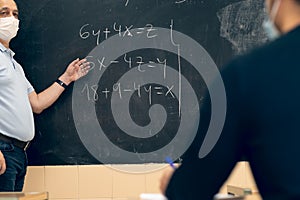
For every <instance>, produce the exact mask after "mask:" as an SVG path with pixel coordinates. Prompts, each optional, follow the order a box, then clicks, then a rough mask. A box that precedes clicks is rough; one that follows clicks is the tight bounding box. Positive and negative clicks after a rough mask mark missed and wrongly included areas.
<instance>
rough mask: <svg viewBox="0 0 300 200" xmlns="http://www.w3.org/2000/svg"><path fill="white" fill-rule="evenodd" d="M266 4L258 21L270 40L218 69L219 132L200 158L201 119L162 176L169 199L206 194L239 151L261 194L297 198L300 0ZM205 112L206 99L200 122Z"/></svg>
mask: <svg viewBox="0 0 300 200" xmlns="http://www.w3.org/2000/svg"><path fill="white" fill-rule="evenodd" d="M265 5H266V11H267V12H268V15H269V19H268V20H266V21H265V23H264V27H265V29H266V31H267V33H268V35H269V36H270V37H271V38H272V39H273V41H272V42H270V43H268V44H266V45H265V46H262V47H260V48H258V49H255V50H253V51H252V52H250V53H248V54H247V55H243V56H240V57H238V58H236V59H234V60H233V61H232V62H231V63H229V64H228V65H227V66H225V68H224V70H223V71H222V72H221V73H222V77H223V81H224V84H225V88H226V95H227V113H226V121H225V124H224V127H223V131H222V134H221V137H220V138H219V140H218V142H217V144H216V145H215V147H214V148H213V150H212V151H211V152H210V153H209V154H208V155H207V156H206V157H204V158H201V159H200V158H199V156H198V155H199V149H200V146H201V144H202V142H203V138H204V136H205V134H206V132H205V128H204V130H203V129H202V126H201V121H200V126H199V131H198V134H197V138H196V140H195V142H194V143H193V145H192V146H191V148H190V149H189V154H188V155H189V156H188V158H187V159H186V160H185V161H184V162H183V164H182V165H181V167H179V168H178V169H177V170H175V172H174V174H173V172H172V171H168V172H166V173H165V175H164V176H163V177H162V180H161V189H162V191H163V192H164V193H165V194H166V196H167V197H168V200H191V199H203V200H212V199H213V196H214V194H216V193H218V190H219V188H220V187H221V186H222V184H223V183H224V181H225V180H226V179H227V177H228V176H229V174H230V172H231V170H232V169H233V167H234V166H235V164H236V162H238V161H239V160H241V158H242V157H243V158H246V159H247V160H248V161H249V163H250V165H251V169H252V171H253V175H254V178H255V181H256V184H257V186H258V188H259V191H260V194H261V196H262V197H263V199H264V200H297V199H298V200H299V199H300V171H299V170H300V0H266V1H265ZM249 20H250V19H249ZM252 20H255V19H252ZM208 99H209V98H208ZM209 110H210V105H209V103H206V104H204V107H203V109H202V110H201V119H202V120H204V121H205V119H209V116H210V114H209ZM207 114H208V115H207Z"/></svg>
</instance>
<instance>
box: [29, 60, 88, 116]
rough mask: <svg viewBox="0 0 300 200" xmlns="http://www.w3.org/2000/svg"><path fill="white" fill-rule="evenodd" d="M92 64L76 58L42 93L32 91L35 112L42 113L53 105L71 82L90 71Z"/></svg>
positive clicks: (30, 96) (31, 96)
mask: <svg viewBox="0 0 300 200" xmlns="http://www.w3.org/2000/svg"><path fill="white" fill-rule="evenodd" d="M89 68H90V66H89V63H88V62H87V61H86V59H81V60H80V59H76V60H74V61H73V62H71V63H70V64H69V65H68V67H67V69H66V71H65V72H64V73H63V74H62V75H61V76H60V77H59V78H58V81H56V82H54V83H53V84H52V85H51V86H50V87H48V88H47V89H45V90H44V91H42V92H40V93H38V94H37V93H36V92H35V91H33V92H31V93H30V94H29V95H28V96H29V101H30V104H31V107H32V110H33V112H34V113H37V114H39V113H41V112H42V111H43V110H45V109H46V108H48V107H49V106H51V105H52V104H53V103H54V102H55V101H56V100H57V99H58V98H59V96H60V95H61V94H62V92H63V91H64V90H65V88H66V86H67V85H69V84H70V83H71V82H73V81H76V80H78V79H79V78H81V77H83V76H85V75H86V74H87V73H88V70H89Z"/></svg>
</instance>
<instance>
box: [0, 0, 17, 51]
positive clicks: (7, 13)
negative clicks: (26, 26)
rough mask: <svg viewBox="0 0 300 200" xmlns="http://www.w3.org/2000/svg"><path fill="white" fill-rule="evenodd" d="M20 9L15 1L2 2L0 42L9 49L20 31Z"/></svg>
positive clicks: (0, 0) (6, 0)
mask: <svg viewBox="0 0 300 200" xmlns="http://www.w3.org/2000/svg"><path fill="white" fill-rule="evenodd" d="M18 17H19V13H18V7H17V5H16V3H15V1H14V0H0V42H1V43H2V44H3V45H4V46H6V47H8V45H9V42H10V40H11V39H12V38H14V37H15V36H16V35H17V32H18V29H19V20H18Z"/></svg>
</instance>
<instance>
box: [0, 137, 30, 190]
mask: <svg viewBox="0 0 300 200" xmlns="http://www.w3.org/2000/svg"><path fill="white" fill-rule="evenodd" d="M0 150H1V152H2V154H3V155H4V158H5V162H6V171H5V173H4V174H2V175H0V192H21V191H22V189H23V185H24V178H25V175H26V169H27V156H26V152H25V151H24V150H23V149H21V148H19V147H16V146H14V145H13V144H10V143H7V142H4V141H1V140H0Z"/></svg>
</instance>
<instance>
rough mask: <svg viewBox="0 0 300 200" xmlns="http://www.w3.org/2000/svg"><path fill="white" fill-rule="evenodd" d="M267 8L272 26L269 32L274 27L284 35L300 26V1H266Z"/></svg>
mask: <svg viewBox="0 0 300 200" xmlns="http://www.w3.org/2000/svg"><path fill="white" fill-rule="evenodd" d="M265 6H266V11H267V13H268V15H269V20H270V21H269V23H270V22H271V24H272V26H271V25H270V24H268V25H270V26H269V27H268V30H270V27H273V28H275V29H277V32H278V34H283V33H286V32H289V31H290V30H292V29H293V28H295V27H296V26H299V25H300V0H265ZM275 31H276V30H275ZM275 31H274V32H273V33H275Z"/></svg>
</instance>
